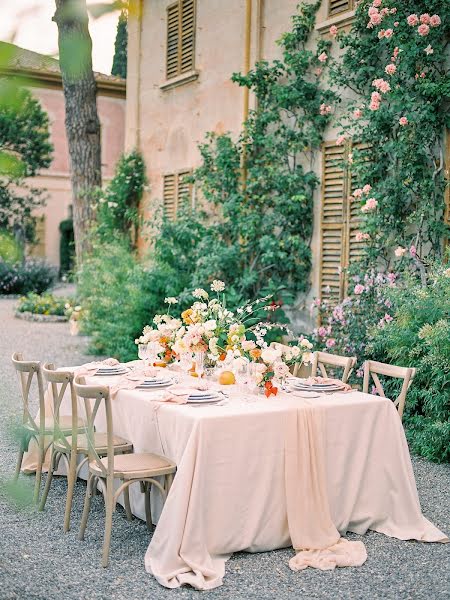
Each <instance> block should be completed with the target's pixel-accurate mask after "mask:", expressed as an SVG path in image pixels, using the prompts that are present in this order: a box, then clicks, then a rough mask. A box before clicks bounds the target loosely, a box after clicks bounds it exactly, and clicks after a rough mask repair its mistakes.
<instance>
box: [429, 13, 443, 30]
mask: <svg viewBox="0 0 450 600" xmlns="http://www.w3.org/2000/svg"><path fill="white" fill-rule="evenodd" d="M440 24H441V17H440V16H439V15H432V16H431V17H430V25H431V27H439V25H440Z"/></svg>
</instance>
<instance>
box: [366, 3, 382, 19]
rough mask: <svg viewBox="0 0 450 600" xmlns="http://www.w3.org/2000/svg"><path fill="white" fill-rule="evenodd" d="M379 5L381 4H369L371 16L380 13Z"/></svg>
mask: <svg viewBox="0 0 450 600" xmlns="http://www.w3.org/2000/svg"><path fill="white" fill-rule="evenodd" d="M377 6H380V5H379V4H378V5H377V4H374V5H373V6H369V10H368V11H367V14H368V15H369V17H371V16H372V15H377V14H378V8H377Z"/></svg>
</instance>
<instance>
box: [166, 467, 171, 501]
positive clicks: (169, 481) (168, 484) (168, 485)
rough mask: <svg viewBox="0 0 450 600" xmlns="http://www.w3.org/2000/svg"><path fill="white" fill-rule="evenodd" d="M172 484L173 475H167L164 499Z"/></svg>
mask: <svg viewBox="0 0 450 600" xmlns="http://www.w3.org/2000/svg"><path fill="white" fill-rule="evenodd" d="M172 483H173V473H169V475H166V485H165V488H166V498H167V496H168V495H169V492H170V488H171V487H172Z"/></svg>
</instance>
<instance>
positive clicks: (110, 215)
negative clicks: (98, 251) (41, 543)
mask: <svg viewBox="0 0 450 600" xmlns="http://www.w3.org/2000/svg"><path fill="white" fill-rule="evenodd" d="M146 183H147V178H146V175H145V164H144V160H143V158H142V155H141V154H140V153H139V152H138V151H137V150H134V151H132V152H130V154H123V155H122V156H121V158H120V159H119V161H118V163H117V166H116V173H115V175H114V177H113V179H112V180H111V182H110V183H109V185H108V186H107V188H106V189H105V190H104V192H102V193H100V197H99V199H98V204H97V234H98V235H99V236H100V238H102V239H105V240H108V239H111V236H114V235H116V234H117V233H118V234H119V235H121V236H123V237H124V238H126V239H128V241H129V243H130V245H131V246H134V245H135V244H136V241H137V233H138V228H139V225H140V224H141V217H140V214H139V202H140V200H141V198H142V193H143V191H144V186H145V185H146Z"/></svg>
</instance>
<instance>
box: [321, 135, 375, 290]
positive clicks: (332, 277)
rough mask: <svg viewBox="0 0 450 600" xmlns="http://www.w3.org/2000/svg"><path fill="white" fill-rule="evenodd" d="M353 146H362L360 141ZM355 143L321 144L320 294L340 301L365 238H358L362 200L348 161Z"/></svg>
mask: <svg viewBox="0 0 450 600" xmlns="http://www.w3.org/2000/svg"><path fill="white" fill-rule="evenodd" d="M353 148H359V149H362V148H363V147H362V146H361V145H354V146H353ZM351 150H352V146H351V145H350V144H347V145H346V146H336V144H335V142H326V143H325V144H324V145H323V147H322V159H323V170H322V207H321V222H320V230H321V248H320V292H319V293H320V296H321V298H326V299H328V300H331V301H333V302H339V301H340V300H342V299H343V298H344V296H345V294H346V288H347V281H346V272H345V269H346V268H347V267H348V266H349V264H351V263H354V262H355V261H358V260H360V258H361V256H362V254H363V249H364V242H358V241H356V233H357V231H359V229H360V225H361V211H360V203H359V202H355V201H352V198H351V193H352V191H353V190H354V189H355V185H354V176H352V174H351V172H350V170H349V168H348V166H346V165H348V163H347V159H348V154H349V152H350V151H351Z"/></svg>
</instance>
